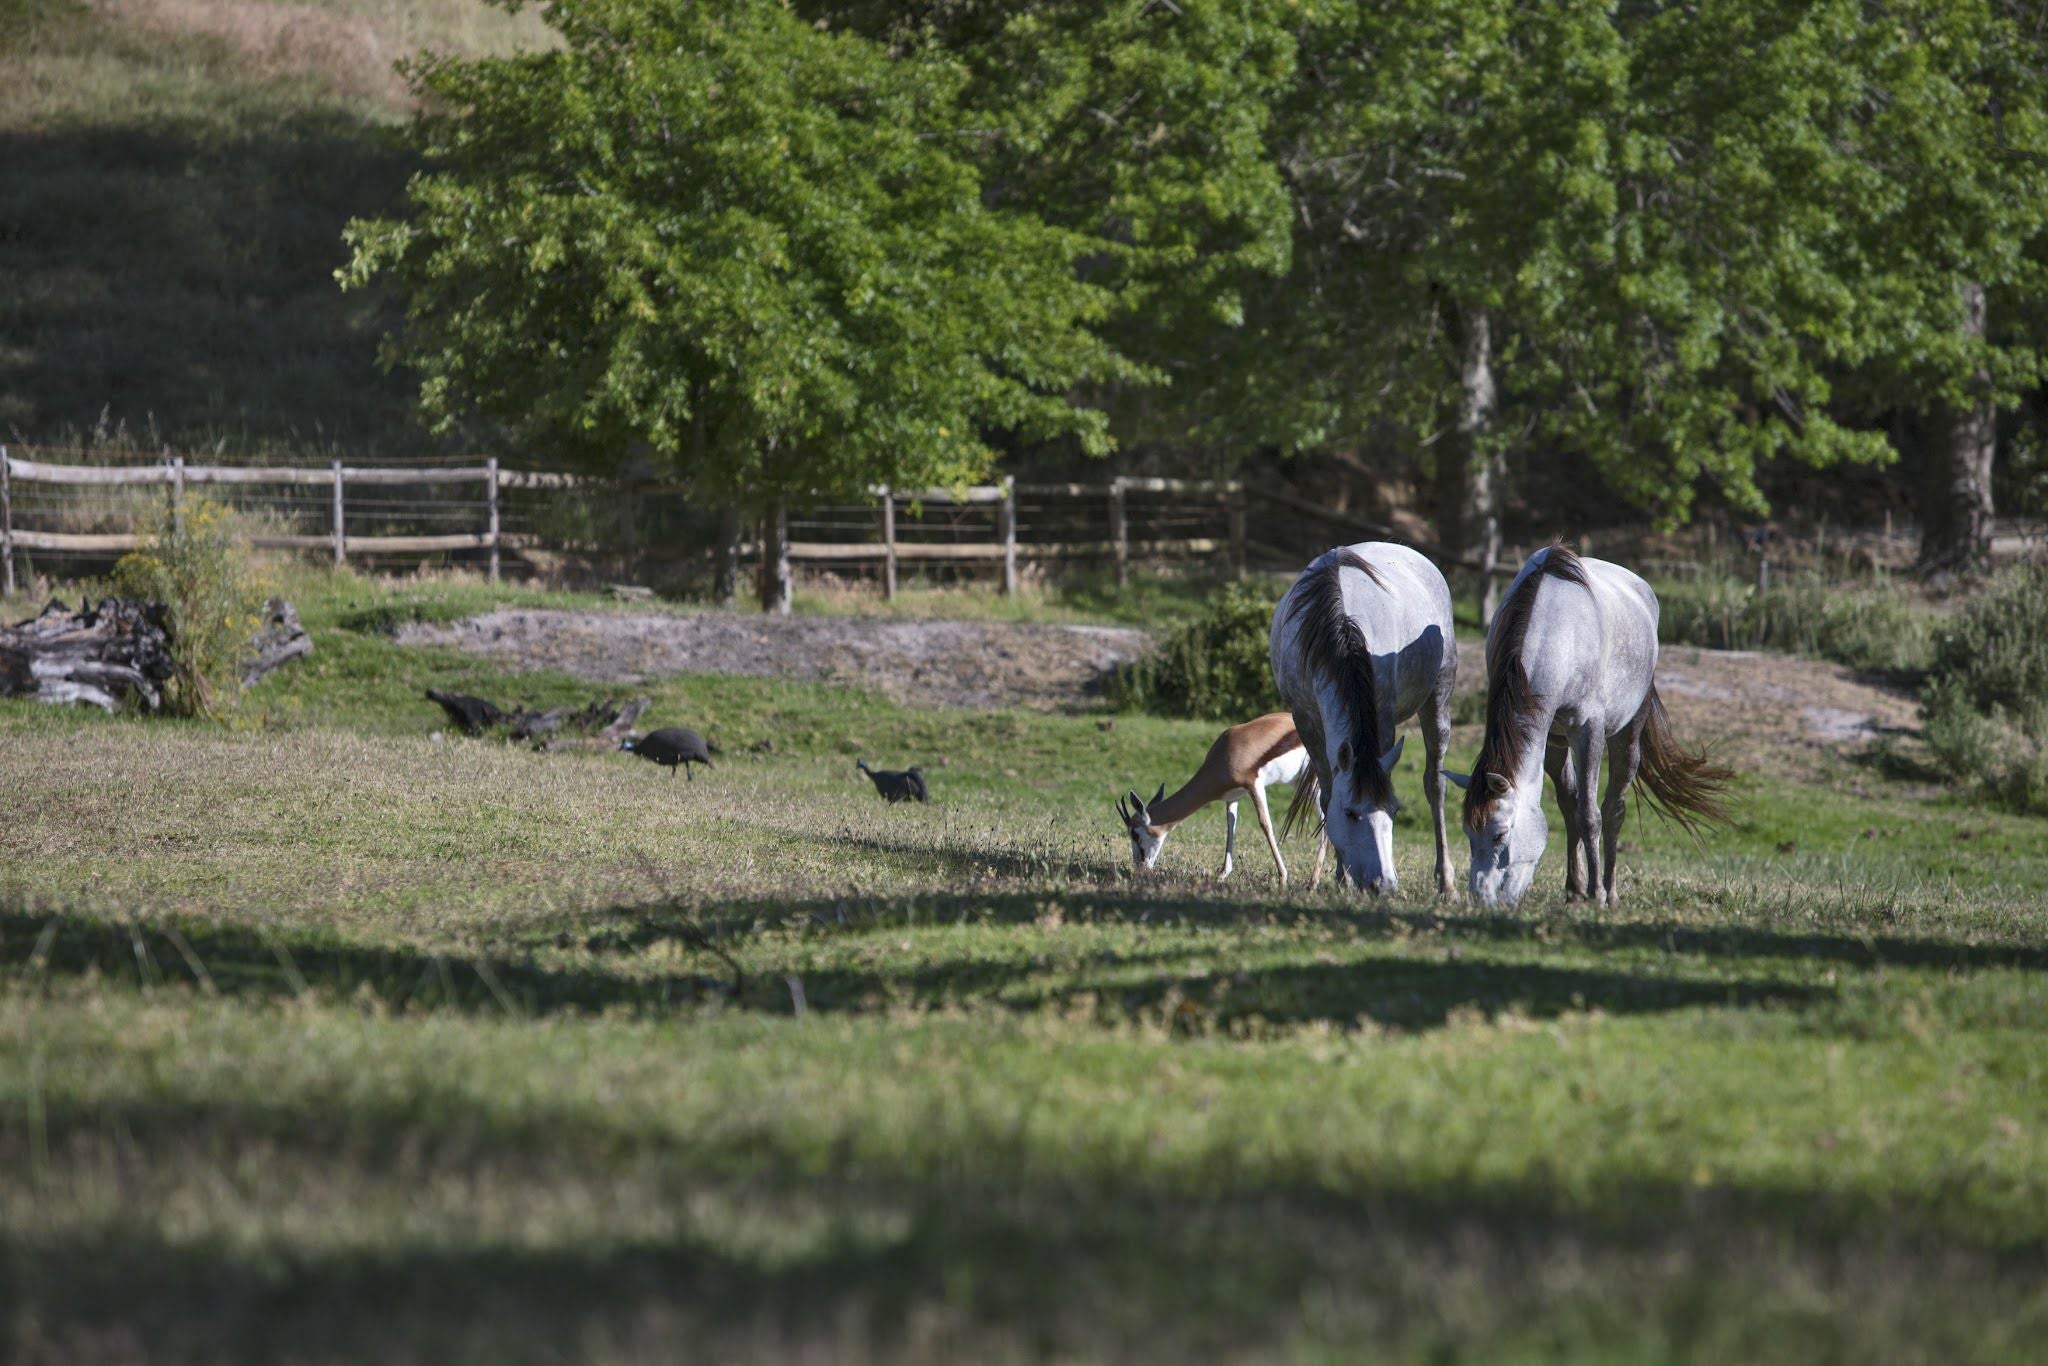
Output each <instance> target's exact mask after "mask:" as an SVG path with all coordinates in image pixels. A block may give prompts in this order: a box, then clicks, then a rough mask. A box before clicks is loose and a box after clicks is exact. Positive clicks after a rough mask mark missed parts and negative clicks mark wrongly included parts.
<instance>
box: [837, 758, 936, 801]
mask: <svg viewBox="0 0 2048 1366" xmlns="http://www.w3.org/2000/svg"><path fill="white" fill-rule="evenodd" d="M853 762H854V765H855V766H856V767H857V768H859V769H860V771H861V772H863V773H865V774H867V775H868V779H869V781H870V782H872V783H874V785H875V791H877V792H879V793H881V794H882V795H883V796H884V797H886V798H888V799H889V801H890V803H891V804H892V805H893V804H894V803H896V802H908V801H919V802H928V801H930V800H931V794H930V793H929V792H927V791H926V790H925V786H924V770H923V769H921V768H917V767H915V766H913V767H911V768H907V769H904V770H902V771H901V772H898V771H897V770H895V769H888V768H869V767H868V761H867V760H865V759H855V760H854V761H853Z"/></svg>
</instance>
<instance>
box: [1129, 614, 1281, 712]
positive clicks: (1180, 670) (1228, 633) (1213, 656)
mask: <svg viewBox="0 0 2048 1366" xmlns="http://www.w3.org/2000/svg"><path fill="white" fill-rule="evenodd" d="M1272 625H1273V598H1272V597H1271V596H1270V595H1269V593H1267V592H1266V591H1263V590H1261V589H1258V588H1253V587H1248V586H1245V585H1241V584H1233V585H1232V586H1230V587H1229V588H1226V589H1225V590H1224V591H1223V593H1222V595H1221V596H1220V597H1218V598H1217V600H1216V601H1215V603H1214V604H1213V605H1212V606H1210V608H1209V609H1208V610H1207V611H1206V612H1204V613H1203V614H1202V615H1201V616H1199V617H1196V618H1195V619H1194V620H1193V621H1190V622H1188V623H1187V624H1186V625H1184V626H1181V627H1179V628H1178V629H1176V630H1175V631H1174V632H1173V633H1172V634H1170V635H1169V636H1167V638H1166V640H1165V642H1164V643H1163V644H1162V645H1161V647H1160V649H1159V652H1158V653H1157V654H1155V655H1153V656H1151V657H1149V658H1146V659H1141V660H1138V661H1135V662H1134V663H1130V664H1126V665H1124V666H1122V667H1121V668H1119V669H1118V670H1117V671H1116V673H1115V674H1113V675H1111V677H1110V680H1109V687H1108V694H1109V700H1110V702H1111V704H1112V705H1114V706H1116V707H1117V708H1119V709H1120V710H1123V711H1149V712H1153V713H1155V714H1157V715H1160V716H1191V717H1200V718H1203V719H1207V720H1216V721H1233V722H1235V721H1247V720H1250V719H1251V718H1252V717H1254V716H1259V715H1262V714H1264V713H1266V712H1269V711H1272V710H1273V709H1274V708H1275V707H1277V706H1278V705H1279V704H1280V703H1279V698H1278V696H1277V695H1276V694H1275V693H1274V691H1273V670H1272V665H1271V663H1270V659H1269V654H1268V639H1269V636H1270V634H1271V631H1272Z"/></svg>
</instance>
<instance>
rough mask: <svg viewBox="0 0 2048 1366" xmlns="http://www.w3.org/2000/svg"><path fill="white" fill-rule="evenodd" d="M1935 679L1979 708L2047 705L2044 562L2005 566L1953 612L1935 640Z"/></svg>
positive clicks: (2047, 567) (2047, 573)
mask: <svg viewBox="0 0 2048 1366" xmlns="http://www.w3.org/2000/svg"><path fill="white" fill-rule="evenodd" d="M1933 677H1934V678H1936V679H1939V680H1942V681H1944V682H1947V683H1949V684H1952V685H1953V686H1955V687H1957V688H1959V689H1961V691H1962V696H1963V697H1964V698H1965V699H1967V700H1968V702H1969V703H1970V705H1971V706H1973V707H1975V708H1976V709H1977V710H1978V711H1980V712H1989V711H1990V710H1991V708H1993V707H2003V708H2005V709H2006V710H2007V711H2010V712H2027V711H2032V710H2035V709H2037V708H2039V707H2042V706H2044V705H2048V564H2037V565H2027V566H2024V567H2022V568H2019V569H2013V570H2008V571H2007V572H2005V573H2004V574H2001V575H1999V576H1998V577H1997V578H1996V579H1993V580H1992V581H1991V585H1990V587H1989V588H1988V589H1986V590H1985V592H1984V594H1983V595H1982V596H1981V597H1979V598H1977V599H1976V600H1974V601H1973V602H1971V603H1970V605H1969V606H1968V607H1966V608H1965V609H1964V610H1963V611H1961V612H1959V613H1957V614H1956V616H1955V617H1954V619H1953V620H1951V621H1949V622H1948V623H1947V624H1946V626H1945V627H1944V628H1943V630H1942V631H1941V632H1940V634H1939V636H1938V637H1937V638H1936V640H1935V645H1934V669H1933Z"/></svg>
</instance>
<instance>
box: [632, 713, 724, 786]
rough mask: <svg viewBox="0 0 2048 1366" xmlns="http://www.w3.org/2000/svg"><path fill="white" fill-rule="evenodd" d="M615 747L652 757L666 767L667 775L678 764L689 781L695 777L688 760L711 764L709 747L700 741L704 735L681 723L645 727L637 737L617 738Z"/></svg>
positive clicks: (645, 757)
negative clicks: (631, 738) (657, 728)
mask: <svg viewBox="0 0 2048 1366" xmlns="http://www.w3.org/2000/svg"><path fill="white" fill-rule="evenodd" d="M619 748H620V749H622V750H624V751H626V753H628V754H637V755H639V756H640V757H641V758H643V759H652V760H653V761H654V762H655V763H657V764H660V765H661V766H662V767H663V768H665V769H667V770H668V776H669V777H671V778H673V777H675V776H676V765H677V764H681V765H682V766H683V772H684V773H685V774H686V775H688V777H689V779H690V781H691V782H693V783H694V782H696V781H697V775H696V774H695V773H694V772H691V770H690V765H691V764H702V765H704V767H706V768H709V767H711V749H710V747H709V746H708V745H706V744H705V743H704V737H703V736H701V735H699V734H698V733H697V732H696V731H694V730H686V729H684V728H683V727H681V726H664V727H662V728H661V729H660V730H655V731H649V732H648V733H647V734H645V735H643V736H641V737H640V738H639V739H638V740H621V741H619Z"/></svg>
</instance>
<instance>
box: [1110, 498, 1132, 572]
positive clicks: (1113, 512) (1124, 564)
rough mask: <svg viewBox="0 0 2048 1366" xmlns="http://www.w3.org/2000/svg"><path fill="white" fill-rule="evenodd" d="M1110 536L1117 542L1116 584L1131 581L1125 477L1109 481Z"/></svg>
mask: <svg viewBox="0 0 2048 1366" xmlns="http://www.w3.org/2000/svg"><path fill="white" fill-rule="evenodd" d="M1109 538H1110V539H1111V540H1112V541H1114V542H1115V543H1116V586H1117V587H1118V588H1127V587H1129V586H1130V582H1131V537H1130V533H1129V530H1128V528H1127V527H1126V526H1125V523H1124V477H1123V476H1122V475H1121V474H1119V475H1118V476H1116V478H1114V479H1112V480H1110V481H1109Z"/></svg>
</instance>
